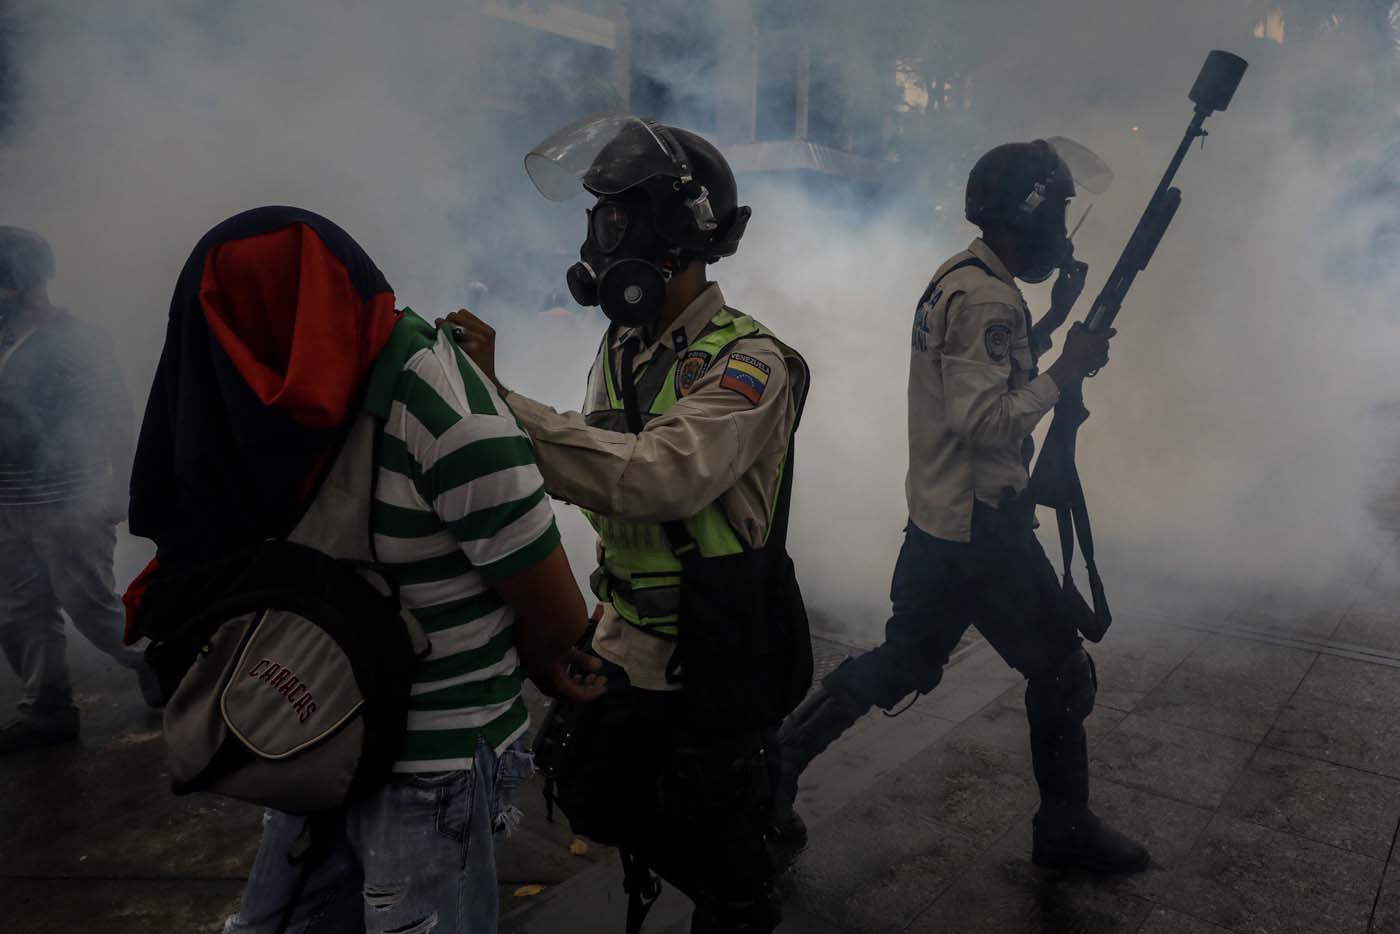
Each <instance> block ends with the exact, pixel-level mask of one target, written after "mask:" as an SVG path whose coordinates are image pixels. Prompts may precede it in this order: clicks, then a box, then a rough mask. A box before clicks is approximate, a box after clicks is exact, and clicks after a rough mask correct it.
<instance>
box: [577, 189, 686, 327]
mask: <svg viewBox="0 0 1400 934" xmlns="http://www.w3.org/2000/svg"><path fill="white" fill-rule="evenodd" d="M678 255H679V251H678V250H677V249H676V248H675V247H673V246H671V245H670V244H668V243H666V241H665V240H664V239H662V238H661V236H660V235H658V234H657V232H656V227H655V224H654V222H653V219H652V213H651V207H650V204H649V202H648V200H647V198H646V196H645V195H643V194H642V193H641V192H630V193H625V194H623V195H620V196H618V195H609V196H604V197H602V198H599V199H598V203H597V204H595V205H594V206H593V207H592V209H590V210H589V212H588V238H587V239H586V240H584V242H583V246H582V247H581V248H580V249H579V260H580V261H579V262H577V263H575V264H574V265H573V266H571V267H569V271H568V274H567V279H568V283H569V294H570V295H572V296H573V297H574V301H576V302H578V303H579V304H580V305H585V306H588V305H599V306H601V307H602V309H603V314H605V315H607V317H608V320H609V321H611V322H613V323H614V324H616V325H618V326H620V327H627V328H632V327H641V326H643V325H645V324H648V323H649V322H651V321H654V320H656V318H657V316H658V315H660V313H661V307H662V304H663V303H664V302H665V300H666V286H667V284H668V283H669V282H670V280H671V274H672V272H673V271H674V269H675V262H676V259H677V258H678Z"/></svg>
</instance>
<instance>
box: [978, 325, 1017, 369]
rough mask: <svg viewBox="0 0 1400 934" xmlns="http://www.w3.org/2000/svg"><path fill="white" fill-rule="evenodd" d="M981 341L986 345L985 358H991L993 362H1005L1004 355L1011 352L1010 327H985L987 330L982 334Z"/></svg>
mask: <svg viewBox="0 0 1400 934" xmlns="http://www.w3.org/2000/svg"><path fill="white" fill-rule="evenodd" d="M982 340H983V342H984V343H985V344H986V345H987V356H989V357H991V358H992V360H993V362H995V363H1000V362H1001V361H1003V360H1005V359H1006V355H1007V354H1008V353H1010V352H1011V325H1009V324H989V325H987V330H986V332H985V333H983V335H982Z"/></svg>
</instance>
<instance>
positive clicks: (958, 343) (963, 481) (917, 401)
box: [905, 240, 1060, 542]
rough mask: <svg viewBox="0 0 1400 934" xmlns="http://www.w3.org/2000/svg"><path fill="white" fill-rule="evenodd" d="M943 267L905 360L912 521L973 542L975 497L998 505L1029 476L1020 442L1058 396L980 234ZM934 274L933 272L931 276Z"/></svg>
mask: <svg viewBox="0 0 1400 934" xmlns="http://www.w3.org/2000/svg"><path fill="white" fill-rule="evenodd" d="M971 257H976V258H977V259H979V260H981V261H982V262H983V263H985V264H986V265H987V267H988V268H990V269H991V270H992V272H993V273H994V275H991V276H989V275H987V273H986V272H984V271H983V270H981V269H979V268H977V267H976V266H968V267H964V268H962V269H959V270H957V271H956V272H953V273H949V274H948V275H946V276H945V277H944V278H943V281H942V282H940V283H939V286H938V289H937V290H936V291H935V292H934V293H933V294H932V295H930V296H929V297H928V300H927V301H926V302H924V303H923V304H921V305H920V306H919V309H918V311H917V312H916V313H915V316H914V332H913V341H912V346H913V349H912V357H911V360H910V365H909V473H908V476H907V478H906V480H905V494H906V496H907V497H908V500H909V517H910V519H912V520H913V522H914V524H915V525H917V526H918V527H919V528H920V529H922V530H924V531H925V532H927V533H928V534H930V535H932V536H934V537H935V538H942V539H947V540H949V541H955V542H966V541H970V540H971V539H972V503H973V498H974V497H975V498H977V499H980V500H982V501H983V502H985V503H988V504H990V505H993V506H995V505H996V504H997V503H998V502H999V501H1000V500H1001V496H1002V492H1003V491H1004V490H1005V489H1006V488H1007V487H1010V488H1011V489H1012V490H1014V491H1016V492H1017V493H1019V492H1020V491H1021V490H1023V489H1025V487H1026V483H1027V481H1028V477H1027V474H1026V467H1025V464H1024V462H1023V461H1022V451H1021V444H1022V441H1023V440H1024V439H1025V437H1026V436H1027V435H1028V434H1030V432H1031V429H1033V428H1034V427H1035V425H1036V423H1037V422H1039V421H1040V419H1041V418H1042V417H1043V416H1044V415H1045V413H1046V412H1048V411H1050V410H1051V409H1052V408H1054V406H1055V403H1056V402H1057V401H1059V398H1060V391H1059V389H1058V388H1057V387H1056V386H1055V381H1054V380H1052V379H1051V378H1050V376H1049V374H1041V375H1039V376H1035V356H1034V354H1033V353H1032V351H1031V343H1030V313H1029V311H1028V310H1027V308H1026V302H1025V299H1024V298H1023V297H1022V296H1021V292H1020V290H1019V289H1018V288H1016V283H1015V280H1014V279H1012V277H1011V273H1009V272H1008V271H1007V269H1006V266H1005V265H1004V264H1003V263H1002V262H1001V260H1000V259H998V258H997V255H996V254H995V253H993V252H992V250H991V248H990V247H988V246H987V245H986V244H985V243H983V242H982V241H981V240H974V241H972V245H971V246H970V247H968V249H967V250H966V251H964V252H962V253H959V254H958V255H957V256H954V257H953V258H952V259H950V260H948V262H947V263H945V264H944V265H943V266H942V267H941V268H940V269H939V273H940V274H941V273H943V271H944V270H946V269H949V268H951V267H952V266H953V265H955V264H956V263H959V262H962V261H963V260H966V259H969V258H971ZM935 278H936V276H935Z"/></svg>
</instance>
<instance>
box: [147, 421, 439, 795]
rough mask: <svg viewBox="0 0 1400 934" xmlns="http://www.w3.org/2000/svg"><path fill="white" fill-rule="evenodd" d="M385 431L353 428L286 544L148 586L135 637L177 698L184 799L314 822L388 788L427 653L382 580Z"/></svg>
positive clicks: (171, 748)
mask: <svg viewBox="0 0 1400 934" xmlns="http://www.w3.org/2000/svg"><path fill="white" fill-rule="evenodd" d="M377 431H378V426H377V424H376V422H375V420H374V419H373V418H372V417H371V416H369V415H367V414H361V415H360V416H359V417H358V419H357V420H356V422H355V423H354V426H353V427H352V429H351V432H350V434H349V436H348V438H347V440H346V442H345V444H344V446H343V447H342V449H341V451H340V453H339V455H338V456H337V458H336V461H335V463H334V465H333V466H332V468H331V470H330V472H329V474H328V475H327V476H326V478H325V480H324V482H323V483H322V485H321V487H320V489H319V490H318V491H317V493H316V496H315V499H314V500H312V502H311V504H310V506H309V507H308V508H307V511H306V513H305V515H304V516H303V517H302V519H301V521H300V522H299V523H298V524H297V526H296V528H295V529H293V531H292V532H291V533H290V534H289V535H288V536H287V537H286V539H285V540H283V539H268V540H266V541H263V542H260V543H258V544H257V545H254V546H252V547H251V548H247V549H244V550H242V551H239V552H236V553H233V554H230V555H228V556H226V557H224V558H221V559H219V560H217V561H211V562H207V563H205V564H201V565H199V566H197V567H194V568H192V569H189V570H182V571H180V572H177V573H164V572H158V573H156V574H155V575H154V578H153V580H152V581H151V582H150V584H149V585H148V589H147V591H146V594H145V598H144V601H143V603H142V606H141V609H140V611H139V614H138V615H137V617H136V626H137V629H138V630H139V632H140V633H141V635H144V636H146V637H148V638H149V639H150V640H151V644H150V646H149V648H148V649H147V652H146V655H147V658H148V660H149V661H150V662H151V664H152V666H153V667H154V668H155V669H156V671H157V673H158V674H159V676H160V679H161V684H162V686H163V687H164V689H165V691H166V693H167V695H168V696H169V697H170V702H169V704H168V705H167V706H166V709H165V741H166V746H167V747H168V752H169V768H170V774H171V778H172V782H173V787H174V791H175V792H176V794H186V793H189V792H194V791H211V792H214V793H216V794H221V795H226V796H228V797H232V798H238V799H240V800H243V801H248V802H251V803H254V804H260V805H264V806H267V807H273V808H277V809H279V810H283V811H289V812H292V813H312V812H318V811H328V810H333V809H335V808H338V807H341V806H343V805H345V804H347V803H349V802H351V801H353V800H355V799H357V798H360V797H363V796H364V795H366V794H369V793H371V792H373V791H376V790H377V789H379V788H380V787H382V786H383V784H384V783H385V782H386V781H387V780H388V778H389V774H390V771H391V769H392V767H393V763H394V760H395V758H396V757H397V755H398V753H399V749H400V744H401V743H402V741H403V737H404V731H405V723H406V715H407V714H406V711H407V705H408V698H409V688H410V681H411V676H412V671H413V666H414V663H415V661H416V659H417V657H419V656H421V655H423V654H426V651H427V648H428V645H427V639H426V637H425V636H424V635H423V631H422V629H421V628H420V627H419V626H418V625H417V623H416V622H415V621H414V620H413V619H412V617H411V616H410V615H409V614H408V613H407V612H406V611H404V610H403V609H402V607H401V605H400V603H399V599H398V593H397V591H396V589H395V588H393V587H392V586H391V585H390V584H389V583H388V582H387V581H386V580H385V579H384V578H383V577H382V576H380V575H379V574H377V573H376V572H375V571H374V554H373V538H372V533H371V530H370V505H371V500H372V496H373V485H374V484H373V478H374V472H375V463H374V439H375V435H376V432H377Z"/></svg>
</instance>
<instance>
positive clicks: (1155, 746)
mask: <svg viewBox="0 0 1400 934" xmlns="http://www.w3.org/2000/svg"><path fill="white" fill-rule="evenodd" d="M1397 506H1398V508H1397V509H1396V510H1395V511H1394V515H1393V516H1391V517H1389V518H1388V519H1387V520H1386V521H1388V522H1391V523H1394V524H1397V525H1400V504H1397ZM1375 559H1376V566H1375V567H1368V568H1358V569H1355V571H1354V572H1353V573H1352V574H1351V575H1350V576H1349V579H1346V580H1341V581H1337V582H1334V585H1333V586H1329V587H1328V588H1327V589H1326V592H1325V593H1315V592H1308V591H1299V592H1296V593H1280V592H1279V591H1278V590H1277V589H1273V590H1270V591H1268V592H1262V593H1251V592H1248V591H1240V590H1239V589H1238V587H1235V588H1220V589H1219V590H1218V591H1213V590H1212V589H1211V588H1209V587H1207V586H1205V585H1204V584H1203V583H1202V582H1199V581H1194V580H1193V581H1185V580H1182V581H1172V580H1170V579H1168V580H1165V581H1157V582H1156V584H1155V585H1154V586H1152V587H1150V588H1149V587H1140V588H1139V592H1138V593H1136V594H1134V593H1131V592H1128V590H1127V585H1126V584H1125V585H1124V586H1123V587H1122V588H1121V591H1122V592H1118V591H1117V590H1116V591H1115V607H1116V609H1117V610H1118V619H1117V621H1116V622H1115V623H1114V627H1113V629H1112V630H1111V632H1110V634H1109V636H1108V638H1107V639H1106V640H1105V642H1104V643H1103V644H1102V645H1100V646H1097V647H1095V648H1094V649H1093V654H1094V657H1095V659H1096V660H1097V662H1098V670H1099V676H1100V691H1099V697H1098V701H1099V703H1098V708H1097V709H1096V711H1095V713H1094V715H1093V717H1092V718H1091V720H1090V723H1089V727H1090V733H1091V740H1090V744H1091V757H1092V768H1093V773H1094V792H1093V794H1094V799H1095V803H1096V806H1097V807H1098V809H1099V810H1100V811H1101V812H1102V813H1103V814H1104V815H1105V816H1106V817H1108V818H1109V819H1110V820H1112V821H1114V822H1116V823H1117V824H1119V825H1120V826H1122V827H1123V828H1124V829H1125V830H1127V831H1129V832H1130V833H1133V834H1136V835H1138V836H1140V837H1142V838H1143V839H1145V840H1146V841H1147V842H1148V843H1149V845H1150V846H1151V847H1152V850H1153V853H1154V856H1155V858H1156V865H1155V866H1154V868H1153V869H1152V870H1151V871H1149V872H1148V873H1146V874H1145V875H1143V876H1141V877H1137V878H1128V879H1107V880H1105V879H1096V878H1091V877H1087V876H1082V875H1078V874H1073V873H1049V872H1042V871H1039V870H1036V869H1035V868H1033V867H1032V866H1031V865H1030V864H1029V862H1028V860H1027V853H1028V850H1029V839H1030V829H1029V828H1030V817H1031V815H1032V813H1033V811H1034V809H1035V805H1036V792H1035V787H1034V784H1033V782H1032V780H1031V771H1030V762H1029V751H1028V748H1027V739H1026V727H1025V721H1024V714H1023V710H1022V702H1021V692H1022V684H1021V681H1020V678H1019V676H1017V675H1016V673H1015V672H1013V671H1011V670H1010V669H1008V668H1007V667H1006V666H1005V665H1004V664H1003V663H1002V662H1001V661H1000V659H998V658H997V657H996V655H995V653H994V652H992V651H990V650H989V649H988V648H986V647H985V645H982V644H981V643H976V642H974V643H971V644H970V645H968V646H966V647H965V648H964V649H963V650H962V653H963V654H962V658H961V659H960V661H959V662H958V663H957V664H955V665H954V666H952V667H950V668H949V670H948V672H947V675H946V677H945V679H944V683H943V684H942V685H940V686H939V688H938V689H937V690H936V691H935V692H934V693H933V694H932V695H930V696H928V697H925V698H923V699H921V700H920V701H919V702H918V703H917V704H916V705H915V706H914V707H913V708H912V709H911V710H910V711H909V712H907V713H906V714H904V715H903V716H900V717H897V718H889V717H886V716H884V715H883V714H881V713H879V712H875V713H872V714H871V715H869V716H867V717H866V718H864V719H863V720H862V721H861V723H860V724H859V725H858V726H857V728H856V729H854V730H852V731H851V732H850V733H848V734H847V735H846V736H845V737H843V738H842V739H841V741H840V742H838V743H837V744H836V745H835V746H833V748H832V749H830V750H829V751H828V752H827V753H825V754H824V755H823V756H822V757H820V758H819V759H818V760H817V761H816V762H815V763H814V764H813V767H812V768H811V769H810V770H809V772H808V773H807V775H806V776H805V778H804V783H803V787H802V791H801V797H800V801H799V807H800V809H801V810H802V812H803V813H804V815H805V816H806V817H807V818H808V821H809V823H810V825H811V827H812V843H811V846H810V847H809V849H808V851H807V853H806V854H804V856H803V857H802V859H801V860H800V861H799V863H798V864H797V865H796V867H795V868H794V870H793V871H792V872H791V873H790V874H789V875H788V876H787V877H785V879H784V887H785V891H786V893H787V902H786V905H787V907H786V912H787V917H788V921H787V922H786V923H785V924H784V925H783V927H782V929H781V930H782V931H784V932H822V934H839V932H866V931H871V932H873V931H881V932H884V931H909V932H935V931H939V932H941V931H957V932H970V934H978V932H1074V934H1096V932H1134V934H1169V932H1182V934H1211V932H1213V934H1222V932H1234V934H1266V932H1267V934H1293V932H1296V934H1351V932H1354V934H1363V932H1368V931H1369V932H1386V934H1400V867H1397V865H1396V863H1395V862H1394V844H1395V836H1396V831H1397V827H1398V826H1400V720H1397V718H1396V717H1395V715H1394V711H1395V709H1396V707H1397V705H1400V586H1397V585H1396V584H1395V583H1394V581H1395V580H1396V579H1397V576H1400V575H1397V572H1400V554H1398V553H1397V552H1396V550H1395V548H1394V546H1392V547H1391V550H1390V552H1389V553H1388V554H1378V555H1376V556H1375ZM1131 574H1132V569H1131V568H1128V567H1125V568H1119V569H1114V570H1113V573H1112V574H1111V575H1110V580H1115V581H1124V582H1131V581H1133V580H1134V578H1132V576H1131ZM825 654H826V658H827V662H826V663H827V665H830V664H831V663H832V662H833V661H834V660H835V655H834V654H833V653H831V652H827V653H825ZM70 657H71V659H72V661H73V666H74V670H75V673H76V675H77V677H76V683H77V688H78V694H79V701H80V703H81V705H82V706H83V710H84V720H83V730H84V733H83V739H82V742H81V743H80V744H79V745H77V746H72V747H66V748H59V749H51V750H45V751H41V752H37V753H33V754H29V755H25V756H19V757H8V758H5V759H0V783H3V787H4V788H5V790H6V791H5V795H4V796H3V799H0V898H3V904H4V906H5V909H4V913H3V915H0V930H3V931H4V932H6V934H8V932H11V931H13V932H16V934H48V932H64V934H66V932H70V931H83V930H91V929H93V928H94V926H97V927H100V929H101V930H102V931H104V934H135V932H148V931H181V932H187V931H188V932H194V931H215V930H217V929H218V923H219V920H220V919H221V918H222V917H223V916H224V915H225V914H226V913H227V912H228V911H230V910H231V909H232V908H233V907H234V905H235V904H236V902H237V898H238V894H239V892H240V891H241V889H242V885H243V880H244V878H245V876H246V873H247V868H248V863H249V860H250V858H251V854H252V851H253V849H254V847H255V846H256V842H257V834H258V815H257V811H256V809H253V808H249V807H245V806H241V805H238V804H235V803H232V802H225V801H220V800H218V799H214V798H208V797H203V796H195V797H192V798H181V799H177V798H174V797H172V796H170V794H169V793H168V791H167V788H166V783H165V779H164V778H163V777H162V770H161V767H162V759H163V750H162V748H161V743H160V737H159V721H158V719H157V718H156V717H155V716H153V715H152V714H150V713H149V712H147V711H145V710H144V709H143V708H142V707H141V705H140V700H139V695H138V694H137V692H136V689H135V684H134V679H133V678H132V677H131V675H130V673H129V672H125V671H122V670H119V669H117V668H116V667H115V666H114V665H112V664H111V663H110V662H107V661H106V660H105V659H103V658H102V657H101V656H100V655H98V654H97V653H96V652H95V651H94V650H92V649H91V648H90V647H88V646H87V645H86V644H85V643H83V642H82V640H81V638H80V637H77V636H73V638H72V639H71V642H70ZM15 692H16V685H15V684H14V680H13V679H12V678H9V677H8V676H3V677H0V709H8V708H9V707H11V706H12V704H13V702H14V699H15ZM527 795H528V797H527V799H526V802H525V804H526V808H527V821H526V824H525V825H524V827H523V828H522V830H521V832H520V833H518V834H517V835H516V836H515V837H513V838H512V839H511V841H510V842H509V843H508V844H507V846H506V847H505V850H504V852H503V853H502V855H501V860H500V878H501V883H502V892H503V908H504V909H505V911H506V912H507V914H506V917H505V919H504V921H503V926H502V927H503V930H505V931H510V932H530V934H534V932H553V931H569V932H570V934H589V932H594V931H597V932H609V934H616V932H618V931H620V930H621V928H622V918H623V911H624V906H623V903H622V894H621V886H620V880H619V879H618V875H617V870H616V865H615V860H614V859H613V857H612V854H611V853H610V851H608V850H606V849H602V848H593V849H590V850H589V852H587V853H585V854H583V855H573V854H571V853H570V852H569V843H570V842H571V840H572V837H571V835H570V834H569V832H568V829H567V827H566V826H565V825H564V823H563V822H562V821H561V822H560V823H557V824H548V823H546V822H545V821H544V818H543V807H542V806H541V804H540V801H539V798H538V796H537V795H538V789H537V786H536V787H535V788H533V789H531V790H529V791H528V792H527ZM523 885H542V886H544V888H543V890H542V891H541V893H540V894H538V895H535V896H533V897H516V896H515V895H514V893H515V891H516V890H517V889H518V888H519V887H521V886H523ZM687 915H688V905H687V904H686V903H685V900H684V899H683V898H680V897H678V896H676V895H675V894H674V893H673V892H671V893H668V895H667V896H666V897H665V898H663V900H662V902H661V903H660V904H659V905H658V906H657V909H656V911H655V912H654V914H653V916H652V919H651V920H650V921H649V922H648V925H647V930H648V931H649V932H663V931H683V930H685V929H686V922H685V919H686V917H687Z"/></svg>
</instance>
